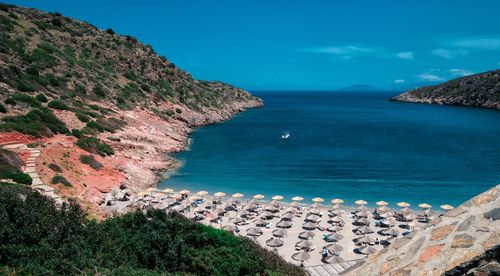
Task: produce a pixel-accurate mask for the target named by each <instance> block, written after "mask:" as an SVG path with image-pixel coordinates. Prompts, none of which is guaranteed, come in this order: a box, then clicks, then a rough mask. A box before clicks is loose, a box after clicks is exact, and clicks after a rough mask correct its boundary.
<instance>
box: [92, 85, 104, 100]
mask: <svg viewBox="0 0 500 276" xmlns="http://www.w3.org/2000/svg"><path fill="white" fill-rule="evenodd" d="M93 91H94V94H96V95H97V96H98V97H100V98H104V97H106V93H105V92H104V88H102V85H100V84H97V85H95V86H94V90H93Z"/></svg>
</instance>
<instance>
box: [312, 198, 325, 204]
mask: <svg viewBox="0 0 500 276" xmlns="http://www.w3.org/2000/svg"><path fill="white" fill-rule="evenodd" d="M312 201H313V202H316V203H321V202H323V201H325V200H324V199H322V198H321V197H315V198H313V199H312Z"/></svg>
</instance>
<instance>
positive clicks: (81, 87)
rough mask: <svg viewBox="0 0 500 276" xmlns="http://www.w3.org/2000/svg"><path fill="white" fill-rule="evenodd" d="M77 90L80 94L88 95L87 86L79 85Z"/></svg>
mask: <svg viewBox="0 0 500 276" xmlns="http://www.w3.org/2000/svg"><path fill="white" fill-rule="evenodd" d="M75 90H76V92H78V93H80V94H87V90H86V89H85V86H83V84H77V85H76V87H75Z"/></svg>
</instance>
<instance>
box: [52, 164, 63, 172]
mask: <svg viewBox="0 0 500 276" xmlns="http://www.w3.org/2000/svg"><path fill="white" fill-rule="evenodd" d="M49 169H51V170H53V171H55V172H56V173H62V172H63V169H62V168H61V167H60V166H59V165H57V164H54V163H50V164H49Z"/></svg>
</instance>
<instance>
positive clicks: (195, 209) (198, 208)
mask: <svg viewBox="0 0 500 276" xmlns="http://www.w3.org/2000/svg"><path fill="white" fill-rule="evenodd" d="M205 211H206V209H205V208H203V207H202V206H198V207H196V208H194V210H193V212H195V213H203V212H205Z"/></svg>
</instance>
